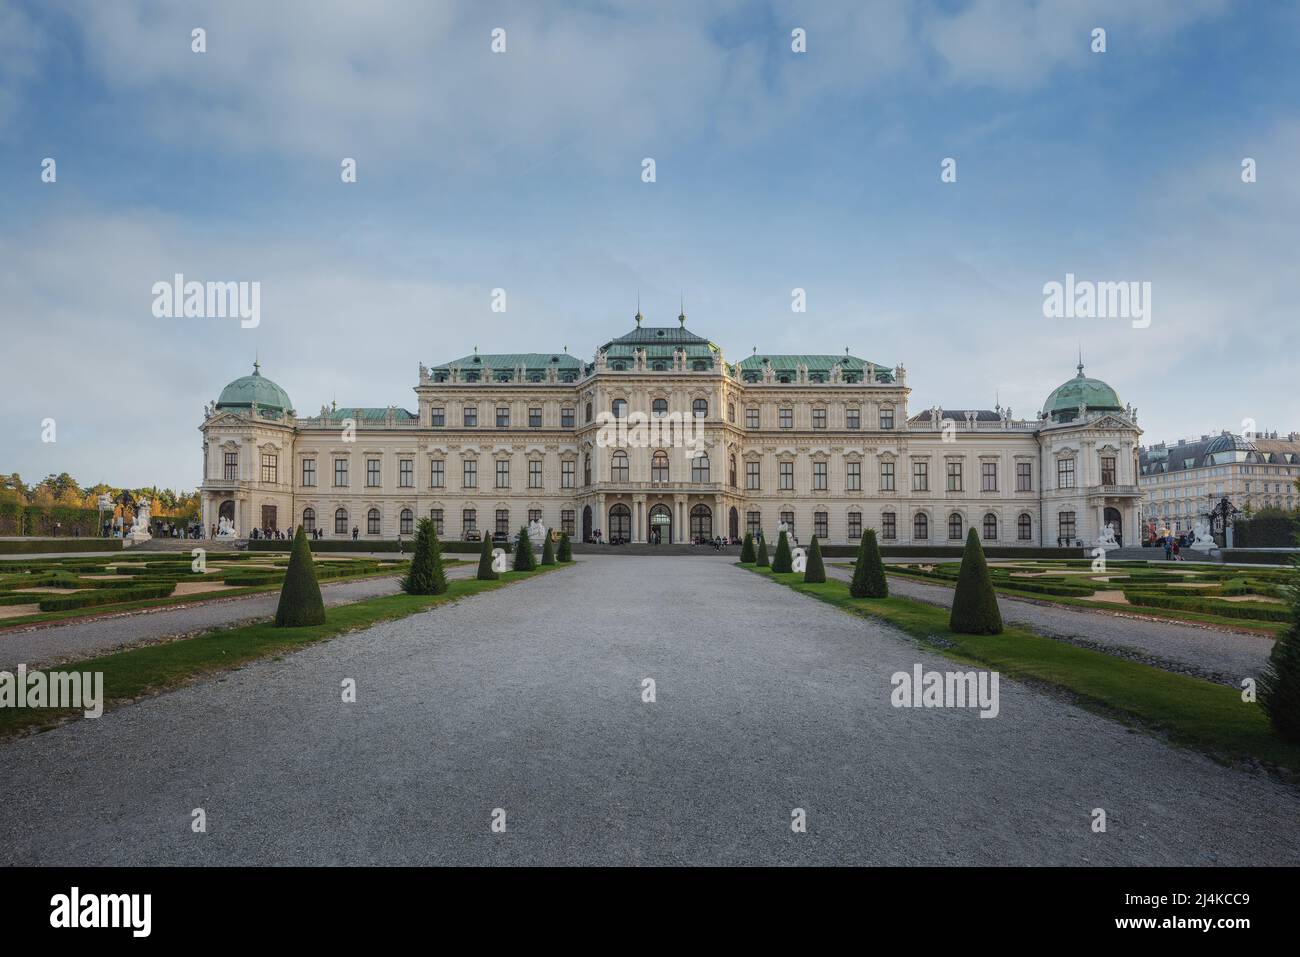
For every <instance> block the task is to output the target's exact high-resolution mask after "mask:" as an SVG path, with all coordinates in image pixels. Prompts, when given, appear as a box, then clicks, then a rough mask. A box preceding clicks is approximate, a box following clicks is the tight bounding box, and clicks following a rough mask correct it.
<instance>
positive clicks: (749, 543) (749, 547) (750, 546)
mask: <svg viewBox="0 0 1300 957" xmlns="http://www.w3.org/2000/svg"><path fill="white" fill-rule="evenodd" d="M757 557H758V556H757V555H755V554H754V533H753V532H746V533H745V544H743V545H741V546H740V563H741V564H742V565H752V564H754V559H755V558H757Z"/></svg>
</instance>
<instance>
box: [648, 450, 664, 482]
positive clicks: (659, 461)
mask: <svg viewBox="0 0 1300 957" xmlns="http://www.w3.org/2000/svg"><path fill="white" fill-rule="evenodd" d="M650 481H652V482H667V481H668V453H667V452H662V451H661V452H656V453H655V454H654V457H653V458H651V459H650Z"/></svg>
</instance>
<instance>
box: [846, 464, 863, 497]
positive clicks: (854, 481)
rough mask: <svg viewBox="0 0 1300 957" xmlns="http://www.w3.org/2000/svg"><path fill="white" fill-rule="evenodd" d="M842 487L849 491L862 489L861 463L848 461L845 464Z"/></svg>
mask: <svg viewBox="0 0 1300 957" xmlns="http://www.w3.org/2000/svg"><path fill="white" fill-rule="evenodd" d="M845 469H846V474H845V476H844V487H845V489H846V490H847V491H850V492H861V491H862V463H861V462H849V463H847V464H846V465H845Z"/></svg>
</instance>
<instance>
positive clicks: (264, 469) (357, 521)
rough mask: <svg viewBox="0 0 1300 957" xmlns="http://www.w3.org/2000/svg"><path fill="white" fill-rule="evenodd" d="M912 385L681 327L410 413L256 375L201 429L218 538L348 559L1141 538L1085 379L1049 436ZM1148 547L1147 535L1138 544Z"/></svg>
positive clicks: (639, 328)
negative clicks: (721, 540) (358, 543)
mask: <svg viewBox="0 0 1300 957" xmlns="http://www.w3.org/2000/svg"><path fill="white" fill-rule="evenodd" d="M909 392H910V390H909V389H908V386H907V373H906V370H905V369H904V368H903V366H902V365H898V366H893V367H891V366H889V365H887V364H882V363H877V362H872V361H869V360H866V359H861V358H858V357H857V356H853V355H849V354H847V352H846V354H844V355H812V354H810V355H771V354H763V353H756V354H754V355H751V356H747V357H746V358H744V359H743V360H741V361H739V362H729V361H727V360H726V359H725V358H724V356H723V352H722V349H721V348H720V347H719V346H718V345H716V344H715V343H713V342H711V341H709V340H708V339H705V338H703V337H702V336H698V335H696V334H695V333H693V332H691V331H689V330H688V329H687V328H686V316H685V315H681V316H678V324H677V325H675V326H668V327H659V326H647V325H645V324H644V322H643V319H642V316H641V314H640V313H639V312H638V313H637V316H636V319H635V326H634V327H633V328H632V330H631V331H629V332H627V333H626V334H624V335H621V336H618V337H617V338H613V339H611V340H609V341H608V342H606V343H605V344H604V345H602V346H600V348H599V349H597V350H596V352H595V354H594V356H593V357H592V359H591V360H590V361H582V360H579V359H577V358H575V357H574V356H571V355H569V354H568V353H567V352H558V353H511V354H492V355H488V354H479V353H478V352H477V351H475V353H474V354H473V355H468V356H463V357H461V358H459V359H456V360H454V361H452V362H445V363H443V364H441V365H435V366H432V367H426V366H425V365H423V364H421V365H420V366H419V378H418V381H417V382H416V383H415V385H414V393H415V398H414V401H413V405H414V408H413V409H410V410H408V409H406V408H402V407H397V406H391V405H390V406H386V407H343V408H340V407H335V406H333V405H331V406H322V407H321V409H320V412H319V414H317V415H315V416H310V417H306V416H300V415H299V414H298V413H297V412H296V411H295V409H294V407H293V404H292V402H291V401H290V400H289V396H288V395H287V394H286V393H285V391H284V390H283V389H281V388H280V387H279V386H278V385H276V384H275V383H274V382H272V381H271V380H270V379H269V378H267V377H266V376H263V375H262V374H261V370H260V368H259V367H258V365H257V363H254V366H253V372H252V374H251V375H247V376H244V377H242V378H239V379H236V380H235V381H234V382H231V383H230V384H229V385H228V386H226V387H225V389H223V390H222V392H221V395H220V397H219V398H218V399H217V400H216V402H215V403H212V404H211V405H209V406H208V407H207V408H206V409H205V416H204V420H203V424H202V425H201V426H200V428H201V431H202V432H203V451H204V471H203V482H202V486H201V491H202V501H203V519H204V527H205V528H206V529H209V530H210V529H212V528H214V527H216V526H217V524H218V521H219V519H220V518H221V517H224V518H226V519H228V520H229V521H230V522H231V523H233V525H234V528H235V529H236V533H237V535H238V536H240V537H247V536H248V535H249V533H250V532H251V531H252V530H253V529H254V528H263V529H282V530H285V531H288V530H290V529H292V528H293V527H294V526H296V525H299V524H301V525H304V526H306V527H307V529H308V531H319V532H321V533H323V534H324V536H325V537H327V538H331V539H343V538H351V537H352V536H353V533H354V530H355V533H356V536H357V538H359V539H360V540H362V541H368V540H378V539H393V538H395V537H397V536H398V535H403V536H409V535H411V534H413V532H414V527H415V523H416V522H417V521H418V520H419V519H420V518H424V517H428V518H431V519H432V520H433V522H434V524H435V526H436V528H437V530H438V533H439V535H440V536H441V537H443V538H444V539H448V538H451V539H465V538H471V537H473V538H480V537H481V536H482V534H483V532H485V531H488V532H492V533H494V534H495V533H500V534H503V535H510V534H513V533H514V532H515V531H517V530H518V529H519V527H520V526H523V525H526V524H528V523H529V522H530V521H531V520H533V519H540V520H541V521H542V522H543V523H544V524H545V525H546V526H547V527H549V528H558V529H562V530H564V531H567V532H569V533H570V534H571V535H573V536H575V538H576V539H581V540H588V539H591V538H592V537H593V536H594V534H595V533H596V532H599V533H600V534H601V536H602V538H603V539H604V540H605V541H618V540H623V541H631V542H683V541H691V540H695V539H700V538H712V537H714V536H729V537H731V538H737V537H739V536H741V535H743V534H744V533H745V532H746V531H758V530H759V529H761V530H762V531H763V532H764V533H765V534H766V536H767V538H768V540H769V541H774V540H775V538H776V534H777V528H778V526H779V525H780V524H781V523H782V522H784V523H786V524H787V525H788V526H790V527H791V528H792V529H793V530H794V534H795V535H796V536H797V537H798V538H799V539H800V540H801V541H803V542H807V541H808V540H809V539H811V537H812V536H813V535H814V534H815V535H817V536H819V538H820V539H821V540H822V541H825V542H832V543H855V542H857V541H858V539H859V538H860V536H861V534H862V531H863V529H865V528H868V527H870V528H874V529H876V532H877V535H878V536H879V538H880V539H881V541H882V543H884V544H887V545H888V544H897V545H949V544H960V543H962V542H963V541H964V540H965V537H966V534H967V530H968V529H969V528H972V527H973V528H975V529H976V531H977V532H979V534H980V535H981V537H982V538H983V540H984V541H985V542H986V543H987V545H989V546H990V547H996V546H999V545H1004V546H1016V545H1021V546H1024V545H1033V546H1040V545H1041V546H1055V545H1057V544H1070V545H1076V544H1081V543H1082V544H1091V543H1092V542H1095V541H1096V539H1097V537H1098V535H1099V534H1100V532H1101V530H1102V529H1103V528H1104V527H1105V526H1106V525H1107V524H1111V525H1113V526H1114V530H1115V533H1116V536H1117V537H1118V538H1120V539H1121V541H1122V540H1123V539H1124V537H1125V533H1134V532H1136V529H1137V527H1138V507H1139V500H1140V497H1141V492H1140V489H1139V477H1138V442H1139V437H1140V435H1141V430H1140V429H1138V427H1137V416H1136V413H1135V411H1134V410H1133V409H1132V408H1131V407H1129V406H1123V405H1121V404H1120V400H1119V396H1118V395H1117V394H1116V392H1115V390H1114V389H1112V388H1111V387H1110V386H1108V385H1107V384H1106V383H1104V382H1101V381H1100V380H1097V379H1091V378H1087V377H1085V376H1084V374H1083V365H1082V363H1080V364H1079V366H1078V369H1077V374H1076V375H1075V376H1074V377H1072V378H1070V379H1068V380H1067V381H1065V382H1064V383H1063V384H1062V385H1061V386H1060V387H1059V388H1057V389H1056V390H1054V391H1053V392H1052V393H1051V395H1049V396H1048V397H1047V401H1046V402H1045V403H1044V406H1043V409H1042V411H1041V412H1040V413H1039V415H1038V417H1037V418H1033V419H1016V418H1014V417H1013V416H1012V414H1011V410H1010V409H1004V408H1000V407H999V408H994V409H949V408H944V407H941V406H938V405H936V406H933V407H931V408H927V409H923V410H921V411H919V412H918V413H916V414H912V413H910V412H909V408H908V403H909ZM1131 537H1132V539H1133V542H1134V543H1136V535H1135V534H1134V535H1132V536H1131Z"/></svg>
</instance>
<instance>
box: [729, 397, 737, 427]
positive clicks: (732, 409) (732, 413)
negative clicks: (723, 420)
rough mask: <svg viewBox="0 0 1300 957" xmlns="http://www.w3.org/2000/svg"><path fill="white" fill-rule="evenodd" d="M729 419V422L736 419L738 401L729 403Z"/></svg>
mask: <svg viewBox="0 0 1300 957" xmlns="http://www.w3.org/2000/svg"><path fill="white" fill-rule="evenodd" d="M727 421H728V422H735V421H736V403H734V402H728V403H727Z"/></svg>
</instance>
